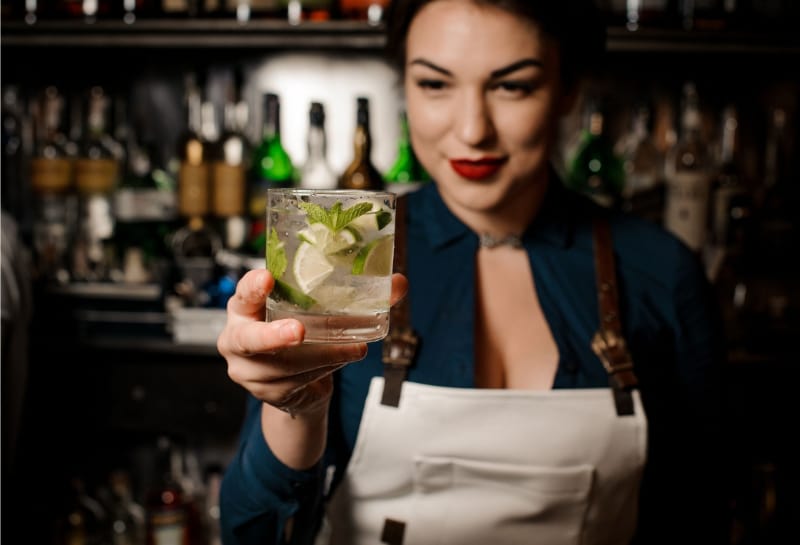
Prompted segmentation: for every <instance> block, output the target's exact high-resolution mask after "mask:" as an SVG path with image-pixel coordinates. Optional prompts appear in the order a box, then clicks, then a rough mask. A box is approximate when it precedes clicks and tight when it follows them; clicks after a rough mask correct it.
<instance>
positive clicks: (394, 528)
mask: <svg viewBox="0 0 800 545" xmlns="http://www.w3.org/2000/svg"><path fill="white" fill-rule="evenodd" d="M597 20H598V17H597V14H596V13H595V12H594V11H593V9H592V3H591V0H585V1H584V0H570V1H561V2H551V1H546V0H541V1H532V0H498V1H488V0H429V1H424V0H416V1H414V0H408V1H402V0H400V1H395V2H393V3H392V10H391V13H390V14H389V22H388V29H389V40H388V45H389V50H390V52H391V53H392V54H393V57H394V59H395V60H396V61H397V62H398V68H399V69H400V72H401V74H402V76H403V85H404V92H405V98H406V103H407V108H408V118H409V125H410V134H411V140H412V143H413V146H414V149H415V151H416V152H417V155H418V157H419V160H420V161H421V162H422V164H423V166H424V167H425V169H426V170H427V172H429V173H430V174H431V175H432V177H433V179H434V180H435V183H434V184H430V185H429V186H428V187H426V188H424V189H422V190H420V191H418V192H416V193H413V194H411V195H410V196H409V198H408V203H407V209H408V211H407V219H406V222H407V227H406V234H407V254H408V256H407V269H406V276H401V275H395V277H394V278H393V281H394V283H393V299H394V301H397V300H399V299H401V298H402V297H403V296H404V295H405V299H404V301H405V302H408V303H410V312H411V325H412V327H413V330H414V331H415V332H416V334H417V335H418V337H419V344H418V347H417V350H416V354H415V356H414V358H413V361H412V365H411V367H410V368H409V369H408V371H407V376H406V377H405V381H402V378H401V379H399V380H400V381H401V382H400V383H399V384H400V389H399V398H398V399H395V400H394V401H393V402H388V403H387V402H385V399H382V392H383V390H384V388H387V389H388V388H389V383H390V382H391V383H392V384H393V385H394V386H393V388H397V381H395V380H393V379H391V380H390V377H389V375H388V374H387V378H386V380H384V378H383V375H384V370H383V366H382V362H381V350H380V347H379V346H372V347H370V349H369V350H367V346H366V345H363V344H353V345H332V346H331V345H326V346H320V345H303V344H302V339H303V327H302V325H301V324H300V323H299V322H297V321H294V320H280V321H276V322H273V323H264V322H263V319H264V301H265V298H266V296H267V294H268V293H269V291H270V290H271V288H272V286H273V279H272V278H271V276H270V274H269V273H268V272H266V271H251V272H250V273H248V274H247V275H245V277H243V278H242V280H241V281H240V283H239V286H238V288H237V292H236V295H235V296H234V297H233V298H232V299H231V301H230V303H229V305H228V323H227V325H226V328H225V330H224V331H223V333H222V334H221V336H220V338H219V341H218V347H219V351H220V353H221V354H222V355H223V356H224V357H225V358H226V360H227V362H228V371H229V375H230V377H231V378H232V379H233V380H234V381H235V382H237V383H239V384H241V385H242V386H243V387H245V388H246V389H247V390H248V391H249V392H250V393H251V394H252V399H251V403H250V410H249V412H248V416H247V419H246V422H245V424H244V429H243V433H242V441H241V444H240V446H239V450H238V453H237V456H236V457H235V459H234V460H233V461H232V463H231V464H230V466H229V468H228V470H227V472H226V475H225V479H224V483H223V488H222V495H221V507H222V525H223V533H224V535H225V540H226V541H225V543H226V544H227V545H233V544H247V543H284V542H288V543H314V542H315V540H316V542H317V543H347V544H362V543H380V542H383V543H407V544H425V543H434V542H435V543H458V544H465V543H481V544H483V543H520V542H522V543H546V544H550V545H556V544H562V543H590V544H599V543H628V542H631V541H632V540H635V541H636V542H637V543H661V542H664V543H667V542H669V543H676V542H680V543H705V544H708V543H721V542H723V541H722V540H721V537H720V536H722V535H723V533H724V525H723V522H724V519H723V518H722V515H723V509H724V503H723V500H724V496H723V495H722V494H721V488H720V487H719V485H720V483H719V481H718V475H719V469H720V467H721V461H720V460H718V459H716V458H715V456H716V453H715V452H714V449H713V447H714V445H715V441H714V439H713V430H715V429H719V428H718V424H719V422H718V417H719V415H718V408H719V401H720V399H719V392H718V388H719V383H718V371H719V363H720V361H721V351H720V346H721V345H720V339H719V327H718V321H717V317H716V315H715V314H714V312H713V310H712V309H713V307H712V305H711V301H712V297H711V294H710V291H709V289H708V286H707V285H706V283H705V279H704V276H703V274H702V271H701V268H700V267H699V263H698V262H697V261H696V259H695V258H694V256H693V255H692V254H691V253H690V252H689V251H688V250H687V249H686V248H685V247H684V246H683V245H682V244H680V243H679V242H678V241H677V240H676V239H675V238H673V237H672V236H670V235H668V234H666V233H665V232H663V231H662V230H660V229H658V228H656V227H654V226H652V225H650V224H648V223H645V222H644V221H640V220H637V219H635V218H631V217H626V216H621V215H612V214H611V213H610V212H608V211H606V210H603V209H601V208H599V207H597V206H595V205H594V204H592V203H590V202H589V201H587V200H585V199H584V198H582V197H579V196H577V195H573V194H571V193H569V192H568V191H567V190H565V189H564V188H563V185H562V183H561V181H560V180H559V179H558V177H557V175H556V174H555V171H554V170H553V169H552V167H551V165H550V157H551V155H552V152H553V147H554V143H555V141H556V136H557V127H558V123H559V120H560V118H561V116H562V115H563V114H565V113H566V112H568V111H569V109H570V107H571V106H572V105H573V102H574V97H575V96H576V94H577V92H578V83H579V78H580V77H581V75H583V74H584V72H585V69H586V68H588V67H589V66H591V63H592V62H594V60H595V59H596V58H597V57H598V53H599V52H600V51H601V49H602V44H603V41H602V40H603V34H602V32H598V31H597V29H596V27H595V24H596V23H597ZM596 219H604V221H606V222H607V223H606V225H610V229H611V234H612V238H613V244H614V252H615V253H614V259H613V261H612V262H613V263H614V264H615V266H616V276H615V280H616V281H617V282H618V284H619V290H618V291H619V304H620V313H621V320H620V319H617V318H616V316H615V315H614V314H611V313H607V314H606V315H605V316H607V317H609V318H610V320H609V321H610V322H612V323H614V322H619V323H620V329H621V332H622V334H623V335H624V337H625V339H626V340H627V346H628V348H629V353H630V355H631V356H632V359H633V362H635V363H634V372H635V375H634V374H633V373H630V370H629V369H626V370H624V371H623V372H622V373H613V374H611V377H610V376H609V372H607V371H606V369H605V368H604V364H603V363H602V362H601V359H600V358H599V357H598V355H597V354H596V353H595V352H594V351H593V349H592V339H593V336H594V335H595V333H596V332H597V330H598V323H599V321H600V319H599V309H598V307H599V306H600V307H603V305H604V303H603V302H602V301H605V299H604V300H602V301H601V302H600V303H599V302H598V301H599V300H598V294H597V291H596V288H595V286H596V285H597V284H596V280H595V266H594V256H593V248H594V247H595V245H594V244H593V228H592V225H593V223H594V220H596ZM597 247H600V246H597ZM599 270H600V269H598V271H599ZM406 293H407V295H406ZM601 297H604V296H603V295H601ZM623 355H625V354H623ZM359 360H363V361H359ZM355 361H359V363H357V364H354V365H347V364H350V363H352V362H355ZM612 370H613V369H612ZM621 379H624V380H621ZM609 380H611V381H612V382H611V383H612V384H614V385H616V386H619V387H615V388H609ZM626 380H629V381H628V382H626ZM636 380H638V386H639V388H638V389H636V390H633V392H631V389H630V386H631V385H632V384H633V383H634V381H636ZM397 393H398V392H397V391H395V394H397ZM640 393H641V395H640Z"/></svg>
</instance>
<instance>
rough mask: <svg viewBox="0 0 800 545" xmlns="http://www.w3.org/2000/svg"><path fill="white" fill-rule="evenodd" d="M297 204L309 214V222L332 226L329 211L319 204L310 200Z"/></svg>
mask: <svg viewBox="0 0 800 545" xmlns="http://www.w3.org/2000/svg"><path fill="white" fill-rule="evenodd" d="M297 205H298V206H299V207H300V208H302V209H303V212H305V213H306V215H307V216H308V223H321V224H322V225H325V226H327V227H328V228H330V223H329V221H328V211H327V210H325V209H324V208H323V207H321V206H320V205H318V204H314V203H310V202H302V201H301V202H298V203H297Z"/></svg>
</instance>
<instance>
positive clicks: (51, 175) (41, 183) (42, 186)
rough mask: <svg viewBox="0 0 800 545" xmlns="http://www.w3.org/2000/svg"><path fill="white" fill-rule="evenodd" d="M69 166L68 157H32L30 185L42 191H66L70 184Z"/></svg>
mask: <svg viewBox="0 0 800 545" xmlns="http://www.w3.org/2000/svg"><path fill="white" fill-rule="evenodd" d="M70 167H71V163H70V160H69V159H44V158H37V159H32V160H31V186H32V187H33V189H34V190H36V191H39V192H43V193H49V192H60V191H66V190H67V189H69V185H70V174H71V168H70Z"/></svg>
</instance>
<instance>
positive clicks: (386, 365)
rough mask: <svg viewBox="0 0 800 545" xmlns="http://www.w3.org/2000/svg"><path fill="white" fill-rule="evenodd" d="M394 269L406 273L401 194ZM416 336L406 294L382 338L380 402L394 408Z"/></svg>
mask: <svg viewBox="0 0 800 545" xmlns="http://www.w3.org/2000/svg"><path fill="white" fill-rule="evenodd" d="M394 237H395V239H394V272H398V273H403V274H405V272H406V197H405V195H400V196H398V197H397V202H396V204H395V235H394ZM418 343H419V339H418V337H417V335H416V333H414V330H413V329H412V328H411V303H410V301H409V297H408V296H406V297H404V298H403V299H402V300H401V301H399V302H397V303H396V304H395V305H394V306H392V309H391V311H390V314H389V333H388V335H386V338H385V339H384V340H383V378H384V386H383V395H382V398H381V404H383V405H388V406H390V407H397V406H398V405H399V404H400V393H401V390H402V388H403V381H405V379H406V376H407V375H408V368H409V367H411V363H412V362H413V361H414V355H415V354H416V352H417V344H418Z"/></svg>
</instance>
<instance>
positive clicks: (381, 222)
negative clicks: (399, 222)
mask: <svg viewBox="0 0 800 545" xmlns="http://www.w3.org/2000/svg"><path fill="white" fill-rule="evenodd" d="M375 220H376V221H377V223H378V231H380V230H381V229H383V228H384V227H386V226H387V225H389V224H390V223H391V222H392V214H391V213H389V212H387V211H386V210H381V211H380V212H378V213H377V215H376V216H375Z"/></svg>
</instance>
